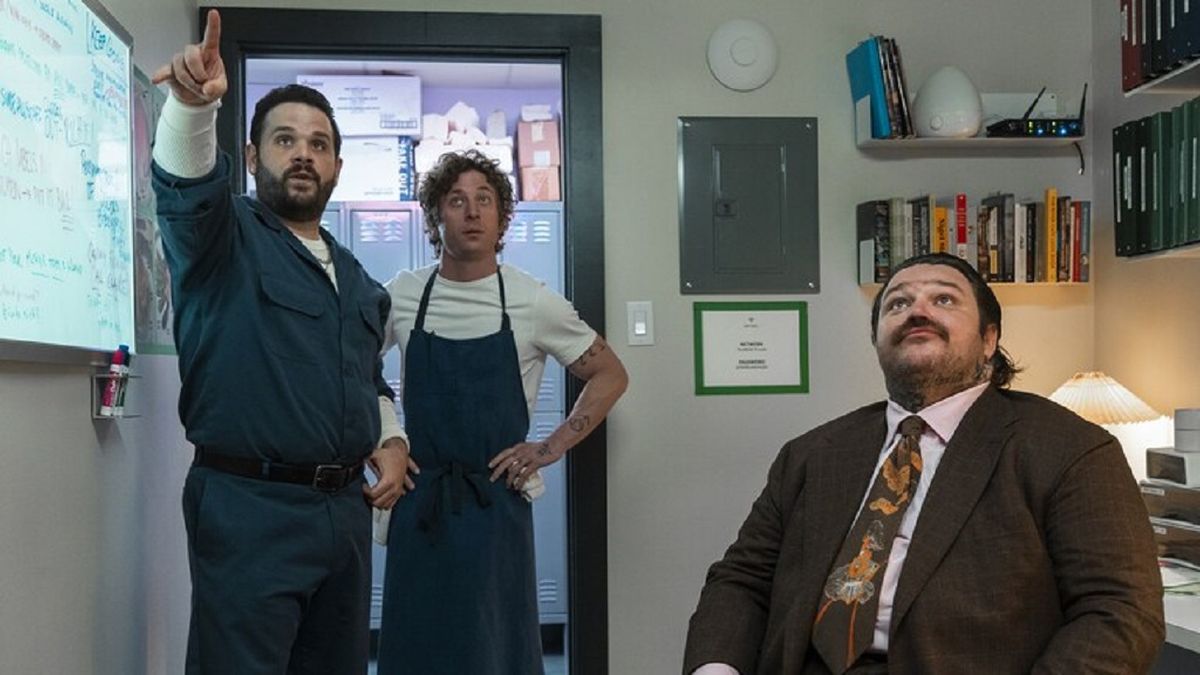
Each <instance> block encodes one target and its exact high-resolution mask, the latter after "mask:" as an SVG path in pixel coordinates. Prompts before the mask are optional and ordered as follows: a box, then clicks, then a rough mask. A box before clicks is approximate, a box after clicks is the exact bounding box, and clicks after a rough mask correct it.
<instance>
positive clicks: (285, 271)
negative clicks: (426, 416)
mask: <svg viewBox="0 0 1200 675" xmlns="http://www.w3.org/2000/svg"><path fill="white" fill-rule="evenodd" d="M231 170H232V161H231V160H230V158H229V156H228V155H226V154H225V153H221V154H220V155H219V156H218V158H217V165H216V167H215V168H214V169H213V171H212V172H211V173H210V174H209V175H208V176H205V177H203V178H195V179H183V178H179V177H176V176H172V175H170V174H168V173H166V172H165V171H163V170H162V169H161V168H160V167H159V166H158V165H157V164H155V165H154V167H153V173H154V192H155V195H156V196H157V198H158V220H159V226H160V228H161V230H162V238H163V250H164V253H165V254H166V261H167V266H168V268H169V269H170V271H171V292H172V294H173V297H174V305H175V346H176V348H177V349H178V351H179V375H180V379H181V380H182V387H181V389H180V393H179V417H180V419H181V420H182V421H183V426H184V429H185V430H186V431H187V439H188V440H189V441H191V442H192V443H193V444H195V445H197V446H203V447H204V448H205V449H207V450H211V451H213V452H219V453H223V454H230V455H240V456H249V457H255V458H261V459H266V460H271V461H276V462H287V463H311V462H333V461H337V462H349V461H355V460H358V459H360V458H362V457H364V456H365V455H367V454H369V453H370V452H371V451H373V450H374V449H375V447H376V445H377V444H378V442H379V398H378V397H379V396H381V395H382V396H387V397H388V398H394V394H393V393H392V391H391V389H389V388H388V386H387V384H386V383H385V382H384V380H383V373H382V366H383V364H382V361H381V360H380V356H379V352H380V348H381V347H382V345H383V334H384V333H383V326H384V322H385V321H386V320H387V316H388V312H389V310H390V309H391V299H390V298H389V297H388V294H387V292H386V291H385V290H384V289H383V287H382V286H380V285H379V283H378V282H376V281H375V280H374V279H372V278H371V277H369V276H367V273H366V271H365V270H363V268H362V265H360V264H359V262H358V261H357V260H355V258H354V256H353V255H352V254H351V253H350V251H348V250H346V249H345V248H344V247H342V246H341V245H339V244H338V243H337V242H336V241H334V239H333V237H331V236H330V235H329V233H327V232H325V231H324V230H323V229H322V230H321V237H322V238H323V239H324V240H325V242H326V243H327V244H328V245H329V251H330V253H331V254H332V255H333V263H334V269H335V270H336V275H337V288H336V289H335V288H334V286H333V283H332V282H331V281H330V280H329V277H328V276H327V275H326V274H325V271H324V270H323V269H322V268H321V265H320V263H318V262H317V259H316V258H315V257H314V256H313V255H312V253H310V252H309V251H308V249H307V248H305V247H304V245H303V244H302V243H301V242H300V241H299V240H298V239H296V236H295V235H294V234H292V232H291V231H290V230H288V229H287V227H285V226H284V225H283V223H282V222H280V220H279V218H278V217H277V216H276V215H275V214H274V213H272V212H271V211H270V210H269V209H268V208H267V207H266V206H265V205H263V204H262V203H261V202H258V201H257V200H254V199H251V198H249V197H245V196H240V195H239V196H235V195H233V194H232V193H231V191H230V180H229V177H230V172H231Z"/></svg>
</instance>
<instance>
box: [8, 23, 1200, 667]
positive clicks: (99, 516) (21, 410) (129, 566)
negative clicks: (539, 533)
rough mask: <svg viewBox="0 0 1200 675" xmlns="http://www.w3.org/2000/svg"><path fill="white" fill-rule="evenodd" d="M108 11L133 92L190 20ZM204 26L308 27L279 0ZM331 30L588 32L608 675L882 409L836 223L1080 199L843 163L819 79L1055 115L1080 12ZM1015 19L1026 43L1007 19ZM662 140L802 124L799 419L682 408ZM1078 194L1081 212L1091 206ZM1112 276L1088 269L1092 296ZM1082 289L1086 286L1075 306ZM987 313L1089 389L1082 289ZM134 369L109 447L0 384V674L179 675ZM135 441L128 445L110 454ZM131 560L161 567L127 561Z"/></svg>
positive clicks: (982, 172)
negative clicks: (617, 385)
mask: <svg viewBox="0 0 1200 675" xmlns="http://www.w3.org/2000/svg"><path fill="white" fill-rule="evenodd" d="M108 4H109V6H110V8H112V10H113V13H114V14H115V15H116V16H117V17H118V19H120V20H121V21H122V22H124V23H125V25H126V26H127V27H128V28H129V29H130V30H131V31H132V32H133V33H134V35H135V39H136V41H137V44H138V45H139V49H138V62H139V64H140V65H141V66H142V67H143V68H150V67H152V66H153V65H155V62H157V61H158V60H159V59H161V58H163V57H165V56H166V54H168V53H169V52H170V51H171V50H173V49H174V48H175V45H176V44H178V43H179V42H180V41H181V40H182V39H184V38H185V36H187V35H190V34H191V33H192V31H193V30H194V17H193V14H194V12H193V11H192V8H193V7H194V3H191V2H176V3H173V4H172V6H171V7H168V8H164V7H161V6H160V4H161V3H157V2H151V1H150V0H123V1H122V0H108ZM218 4H221V5H228V6H234V5H237V6H263V5H267V6H279V7H285V6H286V7H308V8H326V7H328V6H329V3H328V2H325V1H319V2H315V1H314V2H306V1H304V0H288V1H287V2H283V1H279V0H273V1H262V0H259V1H254V2H225V3H218ZM1112 4H1115V3H1112ZM341 6H342V7H345V8H353V9H379V10H385V9H386V10H397V11H403V10H414V11H417V10H442V11H445V10H464V11H502V12H565V13H579V14H587V13H593V14H594V13H599V14H600V15H601V16H602V28H603V39H604V80H603V81H604V134H605V136H604V138H605V140H604V153H605V174H604V175H605V185H604V189H605V216H606V218H605V227H606V256H607V262H606V266H607V267H606V274H607V288H606V291H607V303H608V305H607V310H608V316H609V325H608V326H606V329H607V333H608V334H609V335H610V336H611V337H612V342H613V344H614V346H615V347H616V349H617V350H618V353H619V354H620V355H621V356H622V358H623V359H624V360H625V362H626V364H627V365H628V367H629V371H630V374H631V378H632V382H631V387H630V390H629V393H628V394H627V395H626V397H625V399H624V400H623V401H622V402H621V403H620V404H619V406H618V408H617V410H616V411H615V412H614V414H613V416H612V420H611V424H610V427H609V438H610V458H609V477H610V481H609V485H610V488H609V490H610V493H609V503H610V512H609V531H608V536H609V541H610V546H609V574H610V578H609V584H610V612H611V622H610V623H611V631H610V636H611V644H610V654H611V661H610V662H611V672H613V673H621V674H625V673H630V674H635V675H636V674H642V673H645V674H656V673H664V672H675V671H677V669H678V667H679V659H680V654H681V650H682V644H683V637H684V633H685V630H686V622H687V617H688V615H689V614H690V612H691V610H692V608H693V607H694V604H695V601H696V597H697V594H698V592H699V589H700V586H701V584H702V580H703V575H704V570H705V568H706V567H707V565H708V563H709V562H711V560H713V559H714V558H716V557H717V556H719V555H720V553H721V551H722V550H723V548H724V547H725V546H726V545H727V544H728V543H729V541H730V540H731V539H732V537H733V534H734V531H735V529H736V527H737V525H738V524H739V523H740V521H741V519H742V518H743V517H744V515H745V513H746V511H747V509H748V506H749V503H750V501H751V500H752V499H753V497H754V495H755V494H756V493H757V492H758V490H759V489H760V488H761V485H762V483H763V480H764V477H765V473H766V468H767V465H768V464H769V462H770V460H771V459H772V458H773V456H774V454H775V452H776V451H777V449H778V447H779V446H780V444H781V443H783V442H784V441H785V440H786V439H787V438H790V437H792V436H794V435H796V434H798V433H801V432H803V431H805V430H807V429H809V428H811V427H812V426H814V425H816V424H818V423H820V422H823V421H825V420H827V419H829V418H831V417H833V416H835V415H838V414H840V413H842V412H845V411H847V410H848V409H850V408H852V407H856V406H858V405H861V404H864V403H867V402H870V401H872V400H875V399H878V398H879V397H880V396H881V394H882V379H881V377H880V375H879V374H878V368H877V366H876V364H875V360H874V355H873V352H872V350H871V348H870V345H869V343H868V338H867V312H868V308H869V303H870V292H871V291H870V290H864V289H860V288H858V287H857V286H856V285H855V284H854V282H853V279H854V276H855V272H854V270H855V269H856V268H855V265H856V261H855V244H854V221H853V214H854V211H853V209H854V205H855V204H856V203H857V202H859V201H862V200H864V199H868V198H875V197H881V196H891V195H904V196H915V195H917V194H919V193H924V192H930V191H932V192H934V193H937V194H943V195H945V194H950V193H952V192H956V191H965V192H967V193H969V194H971V195H972V196H978V195H980V194H982V193H983V192H985V191H987V190H992V189H1005V190H1012V191H1015V192H1016V193H1017V194H1018V195H1019V196H1024V197H1036V196H1038V195H1040V193H1041V189H1042V188H1043V187H1044V186H1045V185H1047V184H1050V183H1053V184H1055V185H1057V186H1058V187H1059V189H1060V191H1061V192H1065V193H1069V194H1072V195H1075V196H1080V197H1091V196H1092V195H1091V191H1092V189H1093V187H1092V176H1091V175H1088V176H1084V177H1080V176H1078V175H1076V174H1075V169H1076V166H1077V162H1076V160H1075V159H1074V156H1073V154H1057V155H1052V156H1040V155H1032V156H1020V157H989V156H986V155H974V156H969V157H962V156H946V157H935V158H908V157H905V156H895V155H893V156H890V157H885V158H878V157H867V156H864V155H862V154H860V153H859V152H858V151H857V150H856V149H855V148H854V147H853V144H852V130H851V126H850V123H849V122H850V117H849V111H850V101H849V92H848V88H847V84H846V75H845V66H844V56H845V53H846V52H847V51H848V50H849V49H851V48H852V47H853V46H854V44H855V43H856V42H857V41H858V40H861V39H863V38H864V37H865V36H866V35H868V34H870V33H872V32H876V33H878V32H886V33H887V34H888V35H890V36H893V37H895V38H897V39H898V41H899V43H900V45H901V46H902V48H903V49H904V59H905V66H906V71H907V74H908V77H909V81H910V82H911V83H912V85H913V88H914V90H915V88H916V87H917V86H918V85H919V84H920V83H921V81H922V80H923V79H924V78H925V76H926V75H928V74H929V73H930V72H932V71H933V70H934V69H935V68H936V67H938V66H940V65H942V64H946V63H953V64H956V65H958V66H960V67H962V68H963V69H964V70H966V71H967V72H968V73H969V74H970V75H971V76H972V77H973V78H974V80H975V82H976V84H977V85H978V86H979V88H980V89H981V90H983V91H1035V90H1036V89H1037V88H1038V87H1039V86H1040V85H1042V84H1045V85H1047V86H1049V88H1050V89H1051V90H1054V91H1058V92H1060V94H1061V95H1062V96H1063V97H1064V99H1066V100H1067V101H1071V100H1074V101H1075V102H1076V103H1077V102H1078V98H1077V96H1078V93H1077V92H1078V89H1079V87H1080V85H1081V83H1082V82H1083V81H1084V80H1085V79H1089V78H1090V77H1095V76H1094V75H1092V63H1091V61H1092V54H1091V53H1090V51H1089V49H1087V45H1090V44H1091V43H1092V39H1091V35H1090V30H1091V24H1090V23H1089V21H1088V20H1086V17H1088V16H1089V14H1090V8H1091V4H1090V3H1088V2H1086V1H1085V0H1070V1H1067V2H1056V3H1045V2H1041V1H1039V0H1012V1H1010V2H1004V3H993V2H984V1H982V0H975V1H972V2H949V1H946V0H910V1H909V2H905V3H895V2H887V1H886V0H858V1H855V2H827V1H820V0H770V1H747V2H742V3H736V5H731V4H730V3H726V2H716V1H715V0H652V1H648V0H636V1H635V0H604V1H593V2H582V1H578V0H577V1H574V2H570V1H566V0H558V1H552V0H508V1H507V2H500V3H497V2H496V1H495V0H489V1H486V2H485V1H482V0H480V1H472V2H455V3H451V2H446V1H445V0H441V1H437V0H422V1H417V0H404V1H393V2H384V1H377V2H366V1H358V2H355V1H350V2H347V3H345V4H343V5H341ZM1034 14H1036V15H1037V16H1038V17H1039V20H1038V21H1036V22H1033V21H1027V20H1024V19H1016V18H1014V17H1022V16H1031V15H1034ZM740 17H745V18H753V19H757V20H760V21H762V22H764V23H766V24H767V25H768V26H770V27H771V29H772V30H773V31H774V33H775V36H776V38H777V40H778V41H779V45H780V65H779V70H778V72H777V74H776V76H775V79H774V80H773V81H772V82H770V83H769V84H768V85H767V86H765V87H764V88H762V89H761V90H759V91H756V92H752V93H735V92H732V91H729V90H727V89H724V88H723V87H721V86H720V85H719V84H717V83H716V82H715V81H714V80H713V79H712V77H711V75H710V74H709V72H708V69H707V66H706V65H705V62H704V52H705V43H706V40H707V37H708V35H709V33H710V32H711V31H712V30H713V29H714V28H715V27H716V26H717V25H719V24H720V23H722V22H723V21H725V20H727V19H731V18H740ZM1080 17H1084V19H1083V20H1081V19H1080ZM1081 45H1082V47H1081ZM1093 100H1099V98H1096V99H1093ZM681 115H803V116H816V117H818V118H819V119H820V141H819V162H820V167H819V168H820V207H819V208H820V222H821V265H822V275H821V284H822V289H821V293H820V294H818V295H811V296H796V297H798V299H802V300H806V301H807V302H808V303H809V323H810V336H809V344H810V374H811V392H812V393H810V394H808V395H803V396H800V395H793V396H769V397H762V396H757V397H706V398H696V397H695V396H693V395H692V393H691V390H692V370H691V368H692V366H691V363H692V346H691V345H692V336H691V329H690V326H691V322H690V317H691V314H690V308H691V303H692V301H694V300H701V299H721V300H724V299H736V298H733V297H730V296H721V297H713V296H707V297H698V296H688V297H685V296H681V295H680V294H679V291H678V287H679V278H678V277H679V269H678V245H677V242H678V220H677V214H676V191H677V182H676V145H675V143H676V141H675V120H676V118H677V117H678V116H681ZM1096 126H1099V125H1096ZM1085 150H1088V151H1090V147H1085ZM1100 156H1103V155H1100ZM1090 164H1091V163H1090V157H1089V166H1090ZM1102 187H1103V183H1101V184H1100V187H1098V188H1096V190H1097V192H1096V194H1097V196H1096V197H1095V200H1096V202H1098V203H1102V202H1103V198H1102V197H1100V196H1099V195H1100V194H1101V193H1100V190H1101V189H1102ZM1098 247H1100V248H1103V244H1102V240H1101V239H1099V238H1098ZM1111 267H1112V266H1111V264H1109V265H1103V264H1102V265H1099V266H1098V269H1097V271H1096V278H1098V279H1101V278H1102V277H1103V275H1104V274H1106V273H1108V269H1107V268H1111ZM1101 289H1103V286H1101V285H1100V284H1097V289H1096V292H1097V293H1098V292H1100V290H1101ZM744 297H747V298H748V297H751V296H744ZM757 297H762V296H757ZM1000 297H1001V301H1002V302H1003V303H1004V306H1005V311H1006V322H1005V335H1004V340H1003V344H1005V345H1007V346H1008V348H1009V349H1010V351H1012V352H1013V354H1014V355H1015V356H1016V357H1017V358H1018V360H1019V361H1020V362H1022V363H1023V364H1025V365H1026V366H1027V367H1028V371H1027V373H1026V374H1025V375H1024V376H1023V377H1022V379H1021V380H1019V382H1018V386H1019V387H1021V388H1025V389H1030V390H1033V391H1038V392H1041V393H1048V392H1049V391H1050V390H1052V389H1053V388H1054V387H1055V386H1057V384H1058V383H1060V382H1061V381H1063V380H1065V379H1066V378H1067V377H1068V376H1069V375H1070V374H1071V373H1073V372H1074V371H1076V370H1080V369H1084V368H1088V367H1091V366H1092V365H1093V362H1094V360H1095V356H1096V349H1095V348H1094V345H1098V344H1100V341H1099V340H1098V339H1097V340H1095V341H1094V340H1093V313H1094V312H1093V288H1092V287H1061V288H1060V287H1040V288H1026V289H1002V290H1001V291H1000ZM743 299H744V298H743ZM629 300H651V301H653V302H654V304H655V316H656V320H657V326H656V331H657V338H658V344H657V345H655V346H653V347H636V348H635V347H628V346H626V345H624V344H623V339H622V338H621V336H623V335H624V307H625V302H626V301H629ZM1096 314H1097V316H1099V313H1098V312H1097V313H1096ZM1193 327H1194V326H1193ZM148 362H149V363H148ZM143 363H144V364H146V365H147V366H153V367H154V368H155V369H156V370H157V373H156V374H155V376H154V377H152V378H150V379H152V380H153V382H148V383H147V386H148V388H153V390H154V392H155V397H156V398H157V399H158V401H157V402H156V404H155V406H154V410H153V411H152V414H151V415H150V417H149V418H147V419H144V420H143V421H142V423H141V424H142V426H140V427H137V431H134V430H133V429H134V427H133V426H131V425H133V424H134V423H131V422H130V423H125V424H124V425H121V426H119V427H118V428H116V429H113V428H111V427H93V425H92V423H91V422H90V421H89V420H88V419H87V418H86V415H85V410H86V388H85V387H86V384H85V382H86V380H85V375H86V373H84V372H82V371H80V370H78V369H64V368H50V367H45V366H30V365H12V364H0V400H3V401H5V403H4V405H3V406H2V407H0V424H2V428H3V429H4V430H5V439H6V440H5V443H6V444H9V443H12V444H13V448H14V450H13V451H11V455H12V456H13V457H15V458H16V459H17V461H18V462H19V466H20V469H21V470H20V471H16V472H11V471H0V537H2V538H3V540H4V541H5V542H6V543H5V546H4V547H3V549H0V570H3V572H4V574H3V576H2V577H0V672H64V673H67V672H69V673H85V672H103V673H108V672H113V673H117V672H120V673H137V672H149V673H158V672H173V671H175V670H177V668H178V663H180V661H179V659H180V658H181V654H180V650H181V649H182V646H181V644H182V643H181V640H182V631H183V625H184V624H186V618H187V617H186V612H187V606H186V595H183V596H182V597H181V595H180V586H181V585H183V586H186V570H179V569H177V566H178V563H179V561H181V560H182V559H183V552H182V546H183V543H182V539H181V537H180V536H179V535H178V533H177V532H176V531H172V530H171V529H170V528H169V527H168V525H174V524H177V521H178V519H179V516H178V491H179V488H180V485H181V483H182V465H183V464H186V459H184V460H183V461H182V463H180V461H179V460H178V459H176V458H177V457H178V456H180V455H182V454H184V453H182V452H181V451H180V450H179V449H178V448H179V447H180V445H181V443H182V441H181V439H180V436H179V432H178V429H177V425H176V424H175V416H174V409H173V402H174V397H175V395H176V392H177V385H176V384H175V383H174V376H173V368H174V362H173V360H172V359H167V358H160V359H157V360H155V359H151V358H147V359H145V360H143ZM144 367H145V366H144ZM34 394H36V398H35V397H34V396H33V395H34ZM10 401H17V402H16V403H10ZM137 434H144V435H143V436H142V437H139V438H138V439H136V440H137V441H138V442H134V441H135V439H134V436H135V435H137ZM164 457H166V458H169V459H164ZM148 490H152V492H150V493H147V492H146V491H148ZM148 531H150V532H149V533H148ZM14 540H15V541H16V542H17V543H19V547H17V548H16V549H14V548H13V547H12V546H11V545H10V542H13V541H14ZM155 545H157V546H158V547H161V548H163V549H167V550H169V552H168V553H162V552H159V553H152V552H151V551H150V550H149V549H152V548H153V547H154V546H155ZM170 556H174V564H173V563H172V562H171V561H170V560H168V559H167V558H168V557H170ZM180 574H182V581H180V576H179V575H180ZM111 579H116V581H115V582H111V581H108V580H111ZM102 580H104V581H102ZM47 598H49V599H50V600H52V601H53V602H50V603H48V602H47ZM10 600H11V601H13V602H15V603H16V604H13V602H10ZM13 607H19V608H21V609H20V611H19V612H18V611H15V610H13V609H10V608H13ZM81 607H82V608H86V611H81V609H80V608H81ZM118 610H127V611H128V615H127V616H123V617H122V616H121V615H120V614H119V612H118ZM64 645H65V647H64ZM101 656H103V658H100V657H101ZM92 664H96V665H92ZM164 664H166V665H164ZM110 665H111V666H112V667H109V666H110Z"/></svg>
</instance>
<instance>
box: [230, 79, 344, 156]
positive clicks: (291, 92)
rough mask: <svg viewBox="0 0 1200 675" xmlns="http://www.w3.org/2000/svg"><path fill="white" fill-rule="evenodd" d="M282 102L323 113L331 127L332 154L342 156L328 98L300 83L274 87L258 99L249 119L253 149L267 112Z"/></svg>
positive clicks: (261, 130)
mask: <svg viewBox="0 0 1200 675" xmlns="http://www.w3.org/2000/svg"><path fill="white" fill-rule="evenodd" d="M282 103H303V104H305V105H310V106H312V107H314V108H316V109H317V110H320V111H321V112H323V113H325V116H326V117H328V118H329V126H331V127H333V156H334V157H341V156H342V132H340V131H338V125H337V120H335V119H333V106H331V105H329V99H327V98H325V96H324V94H322V93H321V92H319V91H317V90H316V89H313V88H312V87H306V86H304V85H302V84H285V85H284V86H282V87H275V88H274V89H272V90H271V91H268V92H267V95H266V96H263V97H262V98H261V99H259V100H258V103H257V104H256V105H255V106H254V117H253V118H252V119H251V120H250V144H251V145H253V146H254V148H255V149H258V147H259V143H260V142H261V141H262V133H263V121H264V120H266V118H267V113H269V112H271V111H272V110H274V109H275V106H277V105H280V104H282Z"/></svg>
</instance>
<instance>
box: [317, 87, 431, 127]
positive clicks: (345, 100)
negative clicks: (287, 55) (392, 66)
mask: <svg viewBox="0 0 1200 675" xmlns="http://www.w3.org/2000/svg"><path fill="white" fill-rule="evenodd" d="M296 82H297V83H299V84H303V85H305V86H309V87H312V88H313V89H316V90H317V91H319V92H321V93H322V94H324V95H325V98H327V99H329V103H330V105H332V106H333V115H334V118H335V119H336V120H337V124H338V129H339V130H340V131H341V132H342V135H343V136H382V135H385V134H391V135H395V136H417V137H419V136H420V135H421V78H419V77H414V76H411V75H299V76H297V77H296Z"/></svg>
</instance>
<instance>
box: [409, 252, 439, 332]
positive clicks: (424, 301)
mask: <svg viewBox="0 0 1200 675" xmlns="http://www.w3.org/2000/svg"><path fill="white" fill-rule="evenodd" d="M439 269H441V266H440V265H439V266H437V267H434V268H433V274H430V275H429V281H427V282H425V291H424V292H423V293H421V305H420V306H419V307H418V308H417V321H416V323H415V324H413V329H414V330H420V331H423V330H425V310H427V309H429V292H430V291H432V290H433V281H434V279H437V275H438V270H439Z"/></svg>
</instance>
